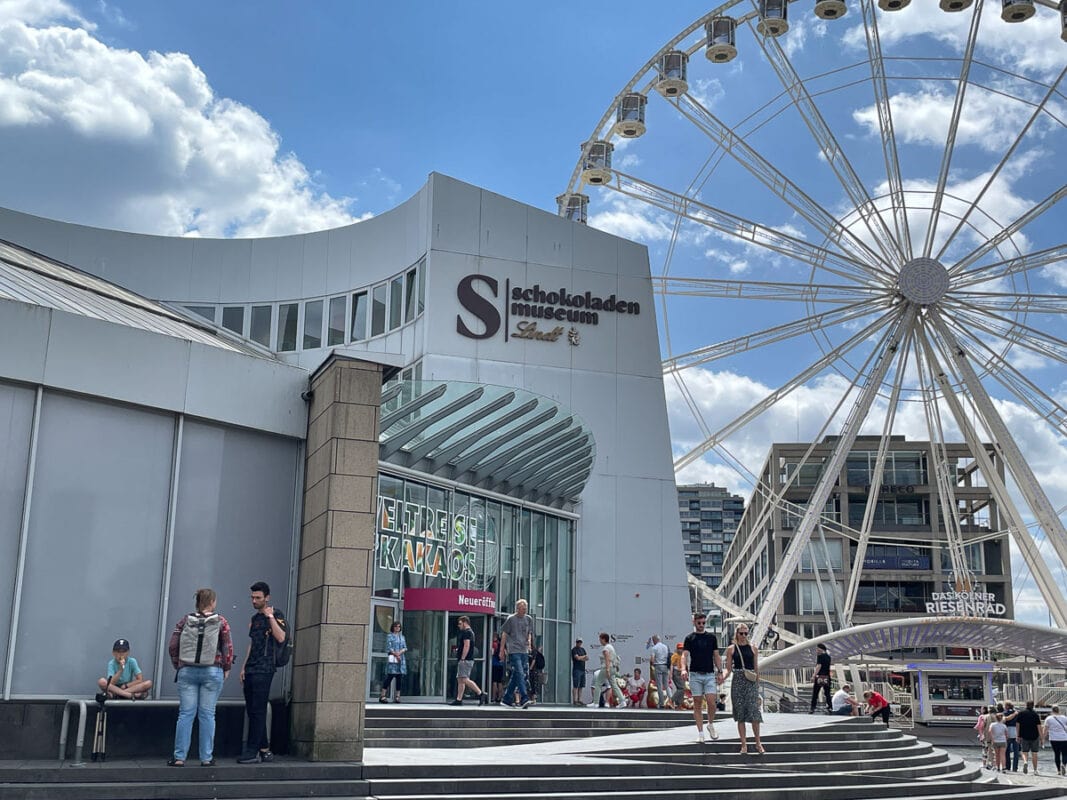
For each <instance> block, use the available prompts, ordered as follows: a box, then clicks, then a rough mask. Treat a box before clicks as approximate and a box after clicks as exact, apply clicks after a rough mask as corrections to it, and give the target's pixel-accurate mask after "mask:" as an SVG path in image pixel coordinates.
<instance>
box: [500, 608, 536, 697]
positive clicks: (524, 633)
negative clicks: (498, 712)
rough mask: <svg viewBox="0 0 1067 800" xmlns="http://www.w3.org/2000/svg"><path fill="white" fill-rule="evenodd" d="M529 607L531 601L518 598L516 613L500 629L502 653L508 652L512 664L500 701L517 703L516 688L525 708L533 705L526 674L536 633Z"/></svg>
mask: <svg viewBox="0 0 1067 800" xmlns="http://www.w3.org/2000/svg"><path fill="white" fill-rule="evenodd" d="M528 608H529V603H527V602H526V601H525V600H521V599H520V600H518V601H517V602H516V603H515V613H514V614H512V615H511V616H510V617H508V618H507V619H506V620H505V621H504V627H502V628H501V629H500V653H501V655H505V654H506V656H507V663H508V664H509V665H510V666H511V679H510V680H509V681H508V687H507V688H506V689H505V690H504V697H503V698H502V699H501V701H500V705H502V706H514V705H515V702H514V701H515V691H516V690H518V692H519V697H520V698H521V699H520V700H519V705H521V706H522V707H523V708H529V707H530V706H531V705H533V701H532V700H530V697H529V695H527V694H526V675H527V671H528V670H529V668H530V647H531V646H532V645H533V635H534V626H533V618H532V617H530V616H529V615H528V614H527V613H526V610H527V609H528Z"/></svg>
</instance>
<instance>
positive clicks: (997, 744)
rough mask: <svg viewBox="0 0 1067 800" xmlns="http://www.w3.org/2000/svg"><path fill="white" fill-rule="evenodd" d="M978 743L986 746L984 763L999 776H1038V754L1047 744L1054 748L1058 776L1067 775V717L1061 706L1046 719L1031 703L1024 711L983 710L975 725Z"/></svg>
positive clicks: (1012, 708) (1000, 705)
mask: <svg viewBox="0 0 1067 800" xmlns="http://www.w3.org/2000/svg"><path fill="white" fill-rule="evenodd" d="M974 729H975V730H976V731H977V732H978V743H979V744H980V745H981V746H982V761H983V763H984V765H985V768H986V769H989V770H995V771H997V772H1018V771H1019V764H1020V762H1021V763H1022V771H1023V774H1026V773H1027V772H1029V771H1030V770H1033V774H1034V775H1037V774H1039V773H1038V753H1039V752H1040V751H1041V745H1042V743H1044V742H1048V744H1049V745H1050V746H1051V747H1052V754H1053V759H1054V761H1055V766H1056V774H1057V775H1067V716H1064V715H1063V714H1061V713H1060V707H1059V706H1052V711H1051V713H1050V714H1048V715H1047V716H1046V717H1045V718H1044V719H1042V718H1041V715H1040V714H1039V713H1038V712H1037V711H1036V710H1035V708H1034V701H1033V700H1027V701H1026V707H1025V708H1023V709H1022V710H1021V711H1020V710H1017V709H1016V708H1015V705H1014V703H1011V702H1005V703H998V704H997V705H995V706H982V710H981V712H980V713H979V715H978V721H977V722H975V724H974Z"/></svg>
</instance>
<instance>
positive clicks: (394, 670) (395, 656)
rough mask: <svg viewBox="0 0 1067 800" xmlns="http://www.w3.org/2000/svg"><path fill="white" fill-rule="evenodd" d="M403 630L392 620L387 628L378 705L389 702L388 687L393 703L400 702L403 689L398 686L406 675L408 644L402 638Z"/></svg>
mask: <svg viewBox="0 0 1067 800" xmlns="http://www.w3.org/2000/svg"><path fill="white" fill-rule="evenodd" d="M403 630H404V626H403V625H401V624H400V623H399V622H397V621H396V620H394V621H393V624H392V625H390V626H389V635H388V636H387V637H386V638H385V652H386V656H385V679H384V680H383V681H382V694H381V696H380V697H379V698H378V702H379V703H388V702H389V687H390V686H392V688H393V702H394V703H399V702H400V692H401V690H402V688H403V687H402V686H401V685H400V684H401V683H402V682H403V680H404V676H405V675H407V674H408V659H407V656H405V655H404V654H405V653H406V652H407V651H408V642H407V639H405V638H404V634H403V633H402V631H403ZM394 684H395V685H394Z"/></svg>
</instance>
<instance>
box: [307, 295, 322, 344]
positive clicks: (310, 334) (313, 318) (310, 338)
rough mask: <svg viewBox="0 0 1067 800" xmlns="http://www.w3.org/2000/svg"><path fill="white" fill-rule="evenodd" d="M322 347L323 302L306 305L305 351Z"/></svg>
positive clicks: (311, 302) (315, 301) (317, 301)
mask: <svg viewBox="0 0 1067 800" xmlns="http://www.w3.org/2000/svg"><path fill="white" fill-rule="evenodd" d="M320 347H322V301H321V300H311V301H310V302H307V303H304V349H305V350H317V349H318V348H320Z"/></svg>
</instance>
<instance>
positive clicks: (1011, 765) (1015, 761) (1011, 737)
mask: <svg viewBox="0 0 1067 800" xmlns="http://www.w3.org/2000/svg"><path fill="white" fill-rule="evenodd" d="M1018 716H1019V712H1018V711H1016V710H1015V705H1014V704H1013V703H1012V702H1011V701H1007V702H1005V703H1004V725H1005V726H1006V727H1007V729H1008V749H1007V752H1006V753H1005V754H1004V764H1005V767H1006V768H1007V769H1010V770H1011V771H1012V772H1018V771H1019V729H1018V727H1017V726H1016V724H1015V720H1016V719H1017V718H1018Z"/></svg>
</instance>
